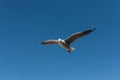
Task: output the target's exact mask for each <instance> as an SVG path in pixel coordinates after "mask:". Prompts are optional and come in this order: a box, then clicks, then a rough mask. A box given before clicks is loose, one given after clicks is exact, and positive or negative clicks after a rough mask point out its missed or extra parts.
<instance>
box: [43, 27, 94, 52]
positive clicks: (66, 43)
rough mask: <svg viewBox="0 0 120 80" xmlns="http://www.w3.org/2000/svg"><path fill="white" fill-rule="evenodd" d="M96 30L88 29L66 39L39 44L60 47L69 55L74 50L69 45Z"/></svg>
mask: <svg viewBox="0 0 120 80" xmlns="http://www.w3.org/2000/svg"><path fill="white" fill-rule="evenodd" d="M95 29H96V28H93V29H89V30H86V31H83V32H77V33H74V34H72V35H71V36H69V37H68V38H67V39H60V38H59V39H58V40H53V39H50V40H46V41H43V42H41V44H59V45H60V46H61V47H63V48H65V49H66V50H67V51H68V52H69V53H70V52H71V51H73V50H74V49H75V48H73V47H71V46H70V44H71V43H72V42H73V41H75V40H76V39H78V38H81V37H83V36H85V35H87V34H89V33H91V32H92V31H94V30H95Z"/></svg>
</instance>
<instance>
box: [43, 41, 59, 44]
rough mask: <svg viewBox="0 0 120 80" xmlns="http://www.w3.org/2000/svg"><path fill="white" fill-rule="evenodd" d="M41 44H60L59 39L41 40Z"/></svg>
mask: <svg viewBox="0 0 120 80" xmlns="http://www.w3.org/2000/svg"><path fill="white" fill-rule="evenodd" d="M41 44H59V42H58V40H46V41H43V42H41Z"/></svg>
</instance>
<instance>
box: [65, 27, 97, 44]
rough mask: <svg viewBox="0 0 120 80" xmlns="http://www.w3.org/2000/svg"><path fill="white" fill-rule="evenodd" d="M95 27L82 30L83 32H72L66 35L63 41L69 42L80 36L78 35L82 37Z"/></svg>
mask: <svg viewBox="0 0 120 80" xmlns="http://www.w3.org/2000/svg"><path fill="white" fill-rule="evenodd" d="M95 29H96V28H93V29H90V30H86V31H83V32H77V33H74V34H72V35H71V36H70V37H68V38H67V39H66V40H65V41H66V43H67V44H70V43H72V42H73V41H74V40H76V39H78V38H80V37H83V36H85V35H87V34H89V33H91V32H92V31H94V30H95Z"/></svg>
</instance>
